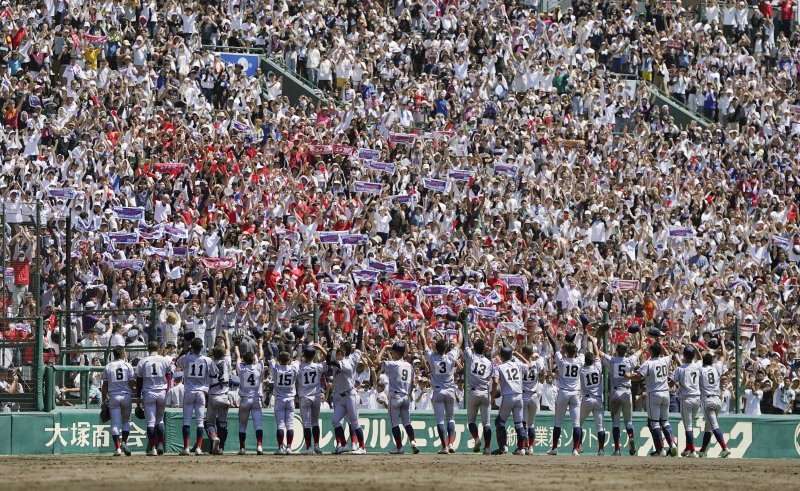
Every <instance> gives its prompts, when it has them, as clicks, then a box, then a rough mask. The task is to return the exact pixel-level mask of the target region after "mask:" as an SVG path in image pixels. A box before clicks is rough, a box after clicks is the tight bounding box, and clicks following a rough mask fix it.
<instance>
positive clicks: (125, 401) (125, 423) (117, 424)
mask: <svg viewBox="0 0 800 491" xmlns="http://www.w3.org/2000/svg"><path fill="white" fill-rule="evenodd" d="M108 410H109V412H110V413H111V434H112V435H114V436H119V434H120V429H121V430H122V431H130V429H131V395H130V394H120V395H113V396H111V397H110V398H109V400H108Z"/></svg>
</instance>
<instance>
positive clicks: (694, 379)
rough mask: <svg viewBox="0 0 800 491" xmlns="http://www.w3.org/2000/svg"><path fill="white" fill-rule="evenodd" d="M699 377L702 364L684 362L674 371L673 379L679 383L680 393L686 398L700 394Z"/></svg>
mask: <svg viewBox="0 0 800 491" xmlns="http://www.w3.org/2000/svg"><path fill="white" fill-rule="evenodd" d="M699 379H700V364H698V363H683V364H681V365H679V366H678V367H677V368H675V371H674V372H673V373H672V381H673V382H675V383H676V384H678V395H680V396H681V397H682V398H684V399H686V398H690V397H697V396H699V395H700V386H699V383H700V380H699Z"/></svg>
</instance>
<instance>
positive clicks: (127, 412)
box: [100, 346, 136, 457]
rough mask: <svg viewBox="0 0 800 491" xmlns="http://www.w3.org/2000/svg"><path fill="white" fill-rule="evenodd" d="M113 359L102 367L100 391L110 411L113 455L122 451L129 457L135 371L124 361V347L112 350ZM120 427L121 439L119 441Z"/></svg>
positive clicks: (116, 455)
mask: <svg viewBox="0 0 800 491" xmlns="http://www.w3.org/2000/svg"><path fill="white" fill-rule="evenodd" d="M112 354H113V356H114V361H112V362H111V363H109V364H108V365H106V367H105V368H104V369H103V373H102V375H100V380H102V381H103V386H102V387H101V389H100V391H101V393H102V394H103V400H105V401H108V409H109V412H110V413H111V438H112V439H113V440H114V457H119V456H120V455H122V452H125V455H127V456H128V457H130V455H131V451H130V450H129V449H128V435H129V434H130V431H131V395H132V394H133V388H134V386H135V384H136V381H135V379H136V373H135V372H134V370H133V367H132V366H131V364H130V363H128V362H127V361H125V348H124V347H123V346H117V347H115V348H114V350H113V351H112ZM120 428H121V429H122V441H121V442H120Z"/></svg>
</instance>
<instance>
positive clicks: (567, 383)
mask: <svg viewBox="0 0 800 491" xmlns="http://www.w3.org/2000/svg"><path fill="white" fill-rule="evenodd" d="M583 365H584V361H583V354H579V355H578V356H576V357H575V358H567V357H566V356H563V355H562V354H561V353H558V352H557V353H556V366H557V367H558V389H559V391H562V392H565V393H567V392H569V393H575V392H580V391H581V380H580V372H581V366H583Z"/></svg>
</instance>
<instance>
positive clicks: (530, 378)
mask: <svg viewBox="0 0 800 491" xmlns="http://www.w3.org/2000/svg"><path fill="white" fill-rule="evenodd" d="M523 365H524V366H525V370H524V371H523V372H522V391H523V392H524V393H525V394H535V393H539V392H541V389H542V384H541V382H539V375H541V374H542V373H544V371H545V365H544V358H538V359H536V360H534V361H532V362H530V363H529V364H527V365H526V364H524V363H523Z"/></svg>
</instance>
